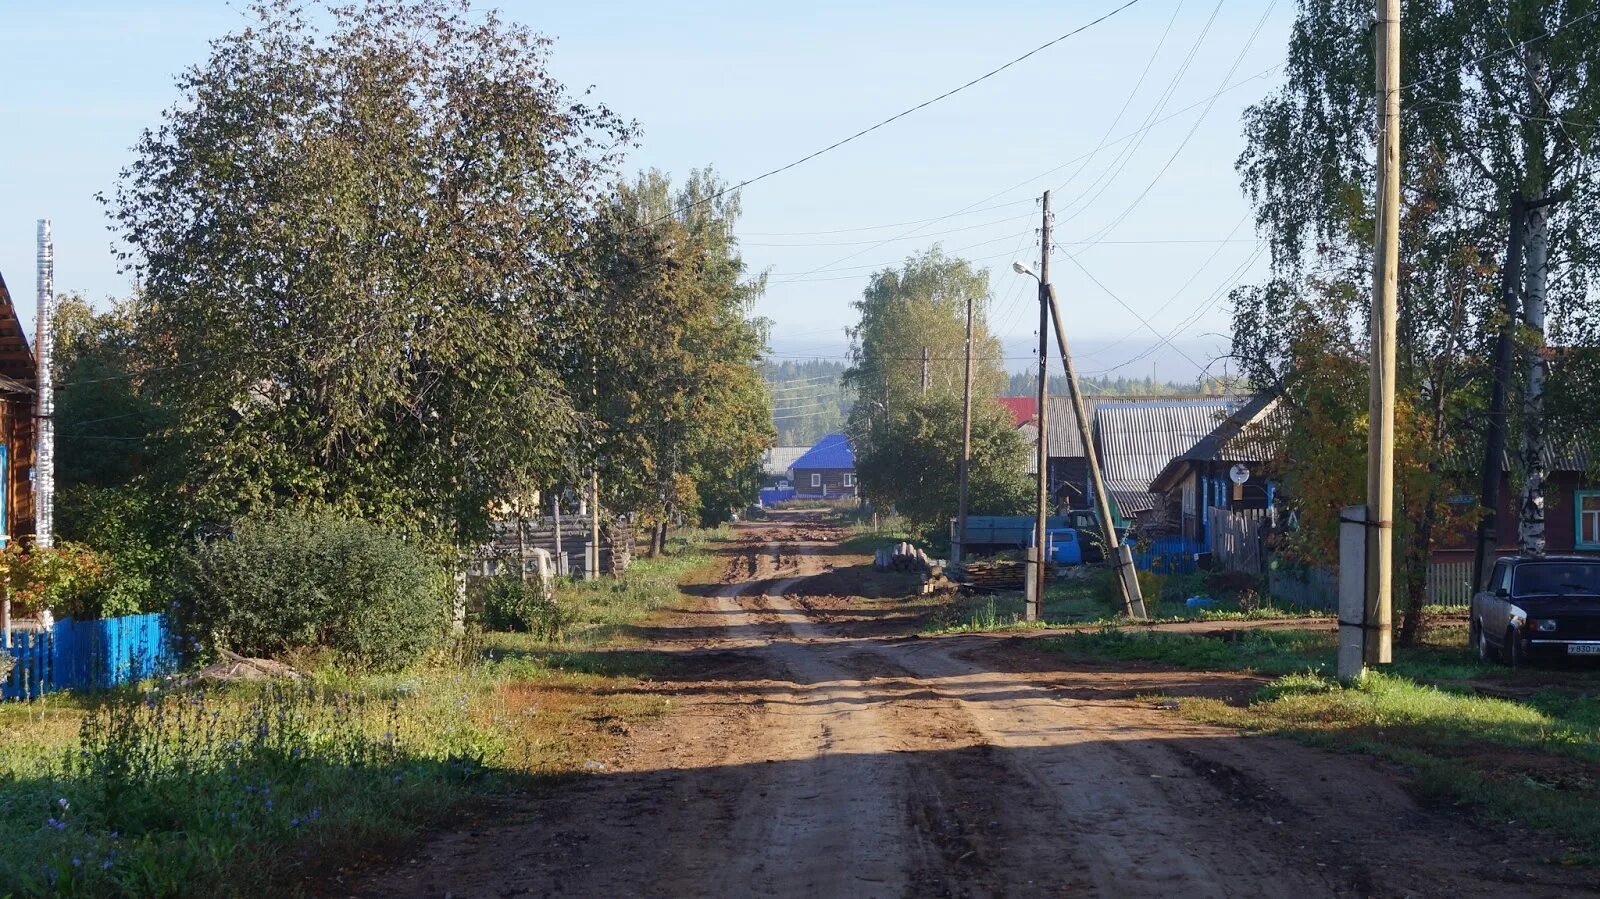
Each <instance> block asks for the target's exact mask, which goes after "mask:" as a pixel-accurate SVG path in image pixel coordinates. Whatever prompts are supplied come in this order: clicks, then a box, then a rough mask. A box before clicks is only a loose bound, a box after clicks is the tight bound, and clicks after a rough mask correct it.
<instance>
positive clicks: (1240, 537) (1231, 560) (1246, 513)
mask: <svg viewBox="0 0 1600 899" xmlns="http://www.w3.org/2000/svg"><path fill="white" fill-rule="evenodd" d="M1266 520H1267V513H1266V510H1265V509H1245V510H1242V511H1238V512H1230V511H1228V510H1227V509H1207V510H1206V523H1207V526H1208V527H1207V530H1208V539H1209V542H1210V544H1211V566H1212V568H1214V569H1223V570H1227V571H1243V572H1246V573H1248V574H1260V573H1261V568H1262V565H1261V525H1262V523H1263V522H1265V521H1266Z"/></svg>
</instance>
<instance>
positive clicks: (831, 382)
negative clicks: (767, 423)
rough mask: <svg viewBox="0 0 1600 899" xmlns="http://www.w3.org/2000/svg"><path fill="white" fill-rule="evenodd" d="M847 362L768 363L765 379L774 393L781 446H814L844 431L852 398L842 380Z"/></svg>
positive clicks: (776, 424) (763, 373)
mask: <svg viewBox="0 0 1600 899" xmlns="http://www.w3.org/2000/svg"><path fill="white" fill-rule="evenodd" d="M849 367H850V365H849V363H846V362H827V361H823V360H820V359H816V360H811V361H808V362H795V361H785V362H776V363H774V362H768V363H767V364H765V365H764V366H762V371H761V373H762V375H763V376H764V377H765V378H766V379H767V386H768V388H769V389H770V390H771V391H772V423H773V426H774V427H776V428H777V429H778V445H779V446H810V445H811V444H813V443H816V442H817V440H818V439H820V438H821V437H822V436H823V435H825V434H831V433H833V432H835V431H841V430H843V429H844V422H845V418H846V417H847V416H848V415H849V414H850V403H851V398H850V397H848V396H846V395H845V391H844V388H843V386H842V385H841V384H840V383H839V378H840V376H841V375H843V374H844V371H845V369H847V368H849Z"/></svg>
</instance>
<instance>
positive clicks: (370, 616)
mask: <svg viewBox="0 0 1600 899" xmlns="http://www.w3.org/2000/svg"><path fill="white" fill-rule="evenodd" d="M182 578H183V580H182V593H181V594H180V596H181V598H182V602H181V603H180V605H179V610H180V615H181V617H182V619H183V625H184V629H185V630H186V631H187V632H188V633H189V635H190V637H191V638H193V639H196V640H198V641H199V642H200V643H201V644H202V645H203V646H206V647H209V648H215V649H226V650H229V651H231V652H236V653H239V654H241V655H247V656H268V657H272V656H282V655H284V654H285V653H290V652H294V651H300V650H315V649H326V650H331V651H332V652H334V653H335V654H336V655H337V657H338V658H339V659H340V660H341V662H342V663H344V664H345V665H348V666H350V667H354V668H361V669H373V670H393V669H397V668H401V667H404V666H405V665H407V664H410V663H411V662H414V661H416V660H417V659H418V658H419V657H421V656H422V654H423V653H425V652H426V651H428V650H429V649H431V648H433V647H434V646H435V645H437V643H438V639H439V637H440V635H441V634H442V633H443V632H444V630H445V628H446V625H447V622H448V610H449V607H450V603H451V601H452V591H451V587H450V584H449V579H448V577H447V576H446V574H445V572H444V569H443V568H442V567H441V566H440V565H439V564H438V562H437V560H435V559H434V558H432V557H430V556H429V555H428V554H427V553H425V552H423V551H422V550H421V549H420V548H419V547H418V546H417V545H416V544H415V543H413V542H408V541H406V540H403V539H401V538H400V537H397V536H394V535H392V534H389V533H386V532H384V531H382V530H380V529H379V528H378V527H376V526H375V525H372V524H369V523H367V522H364V521H361V520H358V519H349V518H343V517H339V516H337V515H334V514H331V513H313V514H295V513H274V514H269V515H264V516H260V517H254V518H247V519H244V520H242V521H241V522H240V523H239V524H238V525H237V526H236V527H235V528H234V531H233V533H232V535H231V536H229V537H226V538H221V539H217V540H213V541H210V542H208V543H204V544H202V545H200V546H199V547H198V548H197V549H196V550H195V551H194V553H193V554H192V556H190V557H189V558H188V559H187V560H186V563H185V564H184V566H183V568H182Z"/></svg>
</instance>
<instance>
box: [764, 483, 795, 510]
mask: <svg viewBox="0 0 1600 899" xmlns="http://www.w3.org/2000/svg"><path fill="white" fill-rule="evenodd" d="M791 499H794V488H793V487H789V488H786V489H783V490H779V489H778V488H777V487H762V488H761V505H762V507H763V508H765V507H767V506H770V505H772V504H773V503H781V502H783V501H785V500H791Z"/></svg>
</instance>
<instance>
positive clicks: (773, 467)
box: [761, 446, 811, 478]
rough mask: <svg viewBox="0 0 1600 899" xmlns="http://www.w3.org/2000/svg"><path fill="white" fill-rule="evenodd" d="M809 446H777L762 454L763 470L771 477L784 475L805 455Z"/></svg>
mask: <svg viewBox="0 0 1600 899" xmlns="http://www.w3.org/2000/svg"><path fill="white" fill-rule="evenodd" d="M809 449H811V447H809V446H775V447H772V448H771V449H768V450H767V451H766V452H764V453H762V454H761V470H762V471H763V472H764V473H765V474H767V475H768V476H769V477H774V478H776V477H782V476H783V475H784V474H786V473H788V471H789V469H790V468H792V467H793V466H794V462H795V460H796V459H798V458H800V457H801V456H804V455H805V454H806V451H807V450H809Z"/></svg>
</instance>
